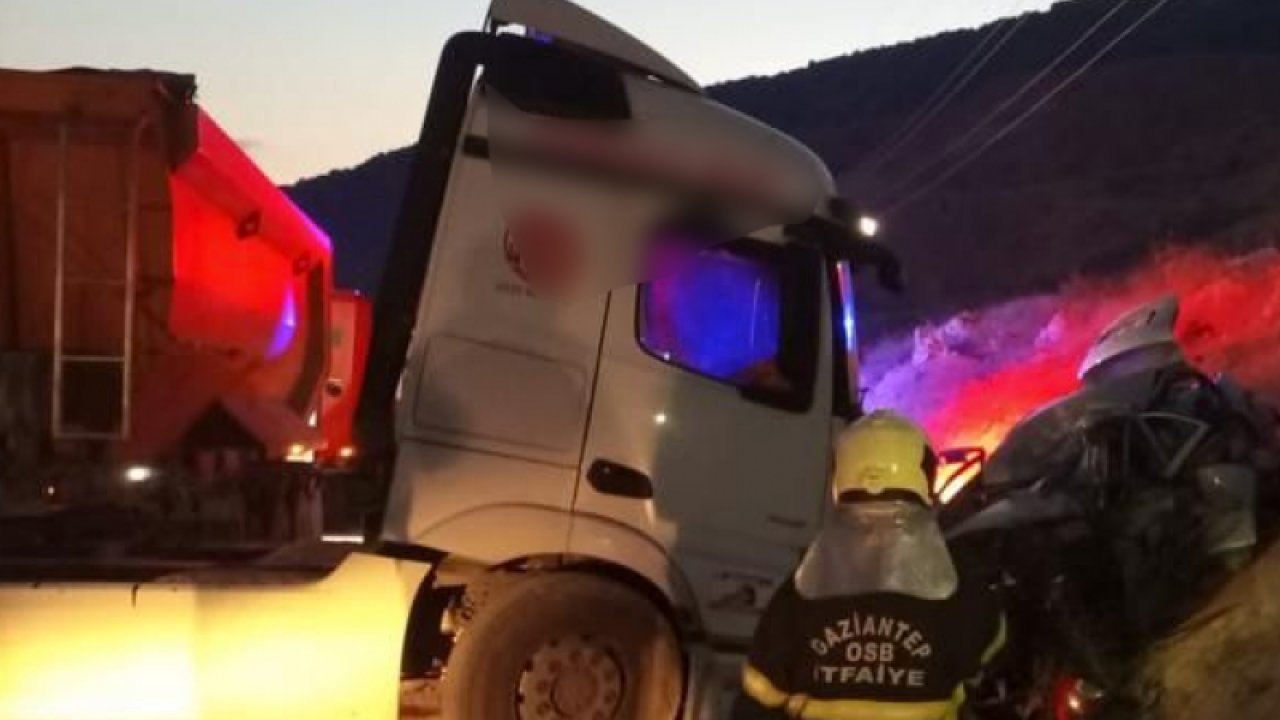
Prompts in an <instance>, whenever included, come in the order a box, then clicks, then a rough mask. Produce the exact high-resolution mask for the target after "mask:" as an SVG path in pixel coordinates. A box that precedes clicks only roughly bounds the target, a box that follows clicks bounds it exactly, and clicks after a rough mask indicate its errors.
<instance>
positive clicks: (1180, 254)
mask: <svg viewBox="0 0 1280 720" xmlns="http://www.w3.org/2000/svg"><path fill="white" fill-rule="evenodd" d="M1166 294H1175V295H1177V296H1178V297H1179V298H1180V299H1181V314H1180V316H1179V321H1178V337H1179V339H1180V341H1181V342H1182V343H1183V346H1184V348H1185V349H1186V351H1187V354H1188V356H1189V357H1190V358H1191V359H1192V360H1193V361H1194V362H1195V363H1196V364H1197V366H1199V367H1200V368H1202V369H1203V370H1205V371H1206V372H1208V373H1211V374H1212V373H1217V372H1223V371H1226V372H1229V373H1230V374H1231V375H1232V376H1233V377H1234V378H1235V379H1236V380H1237V381H1239V382H1240V383H1242V384H1243V385H1245V386H1246V387H1248V388H1250V389H1252V390H1255V391H1257V392H1259V393H1260V394H1261V395H1262V396H1263V398H1264V399H1266V400H1268V401H1270V402H1272V403H1276V404H1280V372H1277V370H1280V335H1278V334H1277V333H1276V328H1277V327H1280V252H1277V251H1275V250H1265V251H1259V252H1257V253H1254V254H1253V255H1249V256H1245V257H1237V258H1231V257H1227V256H1224V255H1222V254H1219V253H1214V252H1212V251H1210V250H1207V249H1201V248H1179V249H1170V250H1165V251H1161V252H1159V253H1156V254H1155V255H1154V256H1153V257H1152V258H1151V259H1150V260H1149V261H1148V262H1147V263H1146V264H1145V265H1143V266H1142V267H1140V268H1138V269H1136V270H1134V271H1133V272H1130V273H1128V274H1127V275H1125V276H1123V277H1120V278H1113V279H1107V280H1088V281H1077V282H1074V283H1071V284H1069V285H1067V286H1066V287H1064V288H1063V289H1062V290H1061V291H1060V292H1059V293H1058V295H1057V296H1056V298H1055V301H1056V302H1055V303H1054V310H1053V312H1052V314H1051V315H1050V317H1049V318H1048V319H1046V318H1045V316H1044V314H1043V313H1036V312H1031V311H1030V308H1031V307H1032V306H1033V303H1034V299H1026V300H1019V301H1014V302H1013V303H1011V304H1009V305H1006V306H1002V312H1001V315H1000V317H1001V318H1003V319H1007V318H1009V317H1013V318H1019V319H1017V320H1015V321H1014V322H1027V323H1035V324H1036V326H1035V327H1029V328H1027V329H1026V331H1025V332H1022V333H1020V336H1021V337H1024V338H1025V337H1035V336H1036V335H1037V332H1038V331H1041V330H1042V328H1043V327H1044V326H1045V325H1046V323H1051V324H1052V330H1053V332H1052V342H1042V343H1040V346H1039V347H1032V346H1031V343H1025V344H1024V345H1022V346H1016V345H1010V344H1007V343H1006V344H1003V345H999V349H998V351H995V352H993V353H991V354H989V355H988V356H986V357H983V358H982V360H981V361H980V362H979V361H967V362H966V363H950V364H949V363H948V362H946V361H945V358H944V359H942V360H936V361H925V362H923V363H921V364H920V367H919V373H920V375H921V376H922V377H923V376H927V375H928V374H929V373H931V372H935V373H947V372H951V373H953V375H954V376H953V377H950V378H943V379H941V380H943V382H941V383H940V382H938V381H939V380H940V379H939V378H936V377H935V378H930V380H933V381H934V382H933V383H932V385H933V387H934V388H935V390H934V393H935V396H937V397H942V398H945V401H943V402H941V403H938V404H936V405H935V406H934V407H928V405H927V403H924V402H920V401H919V398H913V397H912V396H911V394H912V390H913V389H914V388H916V387H922V386H923V385H925V384H926V383H923V382H920V383H910V382H900V383H899V384H898V385H897V386H896V387H897V388H901V389H897V390H895V393H894V394H891V395H887V396H884V397H881V398H880V400H881V401H882V404H887V405H891V406H895V407H903V408H905V409H907V410H908V412H913V413H914V414H916V415H918V416H919V417H920V419H921V421H922V422H924V424H925V425H926V426H927V427H928V429H929V431H930V433H931V435H932V436H933V438H934V441H935V442H936V443H937V444H938V446H939V447H941V448H950V447H959V446H977V447H982V448H985V449H986V450H988V451H991V450H993V449H994V448H995V447H996V446H997V445H998V444H999V442H1000V441H1001V440H1002V439H1003V438H1004V436H1005V434H1006V433H1007V432H1008V430H1009V428H1010V427H1012V425H1013V424H1014V423H1016V422H1017V421H1018V420H1019V419H1020V418H1022V417H1024V416H1025V415H1026V414H1027V413H1029V412H1031V411H1032V410H1034V409H1036V408H1038V407H1041V406H1044V405H1045V404H1048V403H1050V402H1052V401H1054V400H1055V399H1057V398H1059V397H1061V396H1063V395H1065V394H1067V393H1070V392H1072V391H1073V390H1075V389H1076V388H1077V387H1078V381H1077V379H1076V371H1077V369H1078V367H1079V364H1080V362H1081V360H1082V359H1083V357H1084V354H1085V351H1086V350H1087V349H1088V347H1089V346H1090V344H1092V342H1093V341H1094V339H1095V338H1096V336H1097V335H1098V333H1099V332H1100V331H1101V330H1102V328H1103V327H1104V326H1105V325H1106V324H1107V323H1108V322H1110V321H1111V320H1113V319H1114V318H1116V317H1118V316H1119V315H1120V314H1122V313H1124V312H1125V311H1127V310H1130V309H1132V308H1134V307H1136V306H1138V305H1139V304H1141V303H1144V302H1147V301H1150V300H1153V299H1156V298H1158V297H1161V296H1163V295H1166ZM1041 300H1042V299H1041ZM1020 303H1021V306H1019V304H1020ZM1019 307H1025V308H1028V311H1027V312H1026V313H1020V312H1018V310H1019ZM993 314H995V309H991V310H986V311H983V312H982V313H979V316H984V315H986V316H990V315H993ZM1024 317H1025V319H1021V318H1024ZM979 324H981V321H979ZM1000 330H1002V331H1004V330H1008V327H1007V323H1006V324H1005V325H1001V327H1000ZM977 344H981V343H977ZM992 344H998V343H992ZM944 354H945V351H944ZM956 368H959V370H957V369H956ZM880 370H881V371H882V372H880V373H879V377H880V378H881V379H883V378H884V377H885V376H886V373H885V372H884V369H883V368H881V369H880ZM891 370H892V369H891ZM939 385H941V386H942V387H945V388H946V392H945V393H938V391H937V390H936V388H937V387H938V386H939ZM935 402H936V401H935ZM958 489H959V488H958V487H956V488H955V490H958ZM948 490H949V491H951V492H954V491H955V490H951V489H950V488H948Z"/></svg>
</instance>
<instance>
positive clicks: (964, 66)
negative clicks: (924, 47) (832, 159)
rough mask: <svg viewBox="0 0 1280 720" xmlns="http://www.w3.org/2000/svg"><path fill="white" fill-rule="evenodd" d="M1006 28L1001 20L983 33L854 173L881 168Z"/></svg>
mask: <svg viewBox="0 0 1280 720" xmlns="http://www.w3.org/2000/svg"><path fill="white" fill-rule="evenodd" d="M1004 26H1005V21H1004V20H1000V21H998V22H994V23H992V24H991V28H990V29H989V30H988V31H987V32H985V33H983V35H982V39H981V40H979V41H978V44H977V45H975V46H973V49H972V50H970V51H969V54H968V55H965V57H964V60H961V61H960V62H959V63H958V64H957V65H956V66H955V67H954V68H952V69H951V72H950V73H949V74H948V75H947V77H946V78H945V79H943V81H942V82H941V83H940V84H939V85H938V87H936V88H934V90H933V92H932V93H931V94H930V95H929V97H928V98H926V99H925V101H924V102H922V103H920V105H919V106H918V107H917V108H916V109H915V110H914V111H913V112H912V113H911V117H909V118H907V121H906V122H904V123H903V124H902V125H900V126H898V129H897V130H896V131H894V133H893V134H892V135H891V136H889V138H888V139H887V140H885V141H884V142H883V143H881V144H880V146H879V147H877V148H876V149H875V151H874V152H872V153H871V154H870V155H868V156H867V158H866V159H865V160H863V161H862V162H861V163H860V164H859V167H858V168H856V169H855V171H854V172H862V171H863V168H865V167H866V166H868V165H871V166H874V167H879V162H880V160H881V156H882V155H884V154H885V152H886V150H888V148H889V146H890V145H893V144H894V143H896V142H897V141H898V140H899V139H900V138H901V137H902V136H903V135H904V134H905V133H906V132H907V130H908V129H909V128H911V127H913V126H915V124H916V123H917V122H919V120H920V118H921V117H923V116H924V114H925V113H926V112H928V111H929V110H930V109H931V108H932V107H933V104H934V103H935V102H937V101H938V99H939V98H941V97H942V95H943V94H944V93H946V92H947V90H949V89H950V88H951V84H952V83H954V82H955V81H956V80H957V79H959V77H960V76H961V75H962V74H963V73H964V72H965V71H966V70H968V69H969V66H970V65H972V64H973V62H974V60H976V59H977V58H978V56H979V55H981V54H982V51H983V50H986V49H987V44H988V43H990V42H991V40H992V39H993V38H995V36H996V35H997V34H998V33H999V32H1000V31H1001V30H1003V29H1004ZM874 167H873V168H872V171H874Z"/></svg>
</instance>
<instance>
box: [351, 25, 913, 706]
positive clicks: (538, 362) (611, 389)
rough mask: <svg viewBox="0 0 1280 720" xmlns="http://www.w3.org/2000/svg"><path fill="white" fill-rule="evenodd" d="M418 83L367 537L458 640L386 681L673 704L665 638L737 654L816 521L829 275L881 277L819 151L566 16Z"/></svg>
mask: <svg viewBox="0 0 1280 720" xmlns="http://www.w3.org/2000/svg"><path fill="white" fill-rule="evenodd" d="M439 68H440V69H439V72H438V75H437V77H436V80H435V86H434V88H433V92H432V97H431V102H430V107H429V108H428V116H427V119H426V123H425V125H424V128H423V133H422V137H421V141H420V143H419V145H418V147H417V150H416V156H415V165H414V169H413V171H412V178H411V180H410V187H409V191H408V193H407V195H406V204H405V207H404V208H403V209H402V215H401V218H400V223H399V226H398V230H397V234H396V237H395V240H394V245H393V248H392V251H391V255H390V258H389V262H388V268H387V271H386V274H385V276H384V280H383V285H382V287H383V289H382V291H381V294H380V295H379V298H378V303H377V307H376V311H375V312H376V320H375V322H376V327H375V332H374V340H373V354H372V356H371V360H370V370H369V380H368V384H367V386H366V387H367V392H366V395H365V397H364V399H363V402H362V409H361V417H362V421H363V424H364V429H365V433H366V445H368V446H371V447H375V448H376V447H378V446H379V445H381V446H383V447H384V448H390V447H394V461H393V462H392V463H389V464H388V467H390V468H391V470H390V472H389V492H388V495H387V498H386V503H385V508H386V509H385V514H384V515H383V517H382V518H381V522H380V523H379V527H378V528H377V529H376V540H377V542H378V546H379V547H380V548H382V549H383V550H384V551H386V552H390V553H393V554H398V555H400V556H403V557H415V556H420V557H422V558H423V559H424V560H427V561H430V562H432V563H433V566H434V568H435V569H434V570H433V573H432V575H431V576H430V577H429V578H428V587H425V588H424V593H423V594H421V595H420V596H419V602H418V603H417V611H418V612H419V613H424V612H425V613H429V614H430V617H427V618H426V619H420V620H419V622H418V623H417V626H418V627H419V628H425V629H426V632H427V634H430V633H431V632H436V631H439V629H440V628H442V627H443V628H445V630H446V631H447V632H448V633H449V637H448V638H446V640H445V641H443V642H442V641H440V639H439V638H435V639H430V638H426V637H422V638H419V639H415V638H413V637H410V638H409V639H408V641H407V642H408V644H409V647H407V648H406V660H407V663H408V665H409V666H410V667H409V668H407V671H409V672H410V673H411V674H412V673H416V672H422V671H427V670H429V669H430V668H431V667H436V668H438V667H440V666H441V665H446V666H447V671H446V673H445V682H444V686H445V697H446V710H447V711H451V712H453V713H454V714H457V715H458V716H459V717H468V718H481V717H485V718H488V717H491V716H492V717H519V718H532V717H579V716H580V717H644V718H650V717H653V718H657V717H671V716H672V713H674V712H675V708H676V707H677V706H678V705H679V703H680V701H681V700H682V698H683V697H685V695H686V692H685V690H686V689H687V685H688V683H686V682H685V680H686V679H687V678H689V677H692V676H693V673H689V672H685V670H686V669H687V667H688V666H689V663H688V662H686V661H688V660H693V659H695V658H691V657H687V656H686V655H685V654H684V653H681V652H680V651H679V648H685V649H688V648H693V647H700V648H702V649H703V650H709V651H722V652H724V653H728V654H730V655H733V654H737V655H740V654H741V653H742V651H743V650H744V649H745V647H746V644H747V643H748V642H749V639H750V635H751V632H752V629H753V627H754V624H755V621H756V619H757V617H758V614H759V613H760V612H761V610H762V609H763V607H764V604H765V603H766V602H767V600H768V598H769V596H770V594H771V592H772V590H773V587H774V586H775V585H776V584H777V582H778V581H779V580H780V579H781V578H782V577H783V576H784V575H785V574H786V573H787V572H788V571H789V570H790V569H791V568H792V567H793V565H794V563H795V562H796V561H797V559H798V557H799V553H800V552H801V551H802V549H803V547H804V546H805V544H806V543H807V542H808V540H809V538H810V537H811V535H812V533H813V532H814V530H815V529H816V525H817V523H818V522H819V520H820V516H821V513H822V508H823V507H824V505H825V498H826V495H825V493H826V483H827V464H828V462H829V444H830V438H831V430H832V424H833V418H836V419H839V418H841V417H843V418H850V417H853V416H854V415H855V414H856V412H857V399H856V396H855V393H856V388H857V384H856V354H855V352H854V350H855V348H854V341H853V328H852V325H853V322H852V319H853V298H852V286H851V282H850V279H849V274H850V272H851V268H852V267H853V266H854V264H856V263H857V262H858V261H862V260H869V259H870V260H878V261H884V260H887V259H888V258H886V256H885V255H884V254H883V252H882V251H879V250H878V249H876V248H874V247H873V246H872V245H871V244H870V243H869V242H867V241H866V240H865V239H860V238H857V237H855V235H854V233H852V232H851V231H849V229H848V224H847V218H843V217H842V218H832V217H830V212H829V210H830V208H831V207H838V206H839V203H835V204H834V205H833V204H832V203H831V202H830V196H831V195H832V193H833V192H834V190H833V185H832V181H831V177H830V175H829V173H828V171H827V169H826V168H825V167H824V166H823V164H822V163H821V161H820V160H819V159H818V158H817V157H816V156H815V155H814V154H813V153H812V152H810V151H809V150H808V149H806V148H805V147H803V146H802V145H800V144H799V143H797V142H796V141H795V140H793V139H791V138H789V137H787V136H785V135H783V134H781V133H779V132H777V131H775V130H772V129H770V128H768V127H766V126H764V125H761V124H760V123H758V122H757V121H755V120H752V119H750V118H748V117H746V116H743V115H741V114H739V113H737V112H735V111H733V110H731V109H729V108H727V107H725V106H723V105H720V104H718V103H716V102H715V101H713V100H711V99H710V98H708V97H707V96H706V95H705V94H703V92H702V91H701V89H700V88H699V87H698V86H697V85H696V84H695V83H694V82H693V81H692V80H691V79H689V78H688V76H687V75H685V73H683V72H682V71H681V70H680V69H679V68H677V67H675V66H674V65H672V64H671V63H670V62H669V61H667V60H665V59H664V58H662V57H661V56H660V55H658V54H657V53H656V52H654V51H653V50H651V49H649V48H648V47H647V46H645V45H643V44H642V43H640V42H639V41H638V40H635V39H634V38H632V37H630V36H628V35H626V34H625V33H623V32H622V31H620V30H618V29H617V28H615V27H613V26H611V25H609V24H607V23H605V22H604V21H602V20H600V19H598V18H596V17H594V16H592V15H590V14H588V13H587V12H585V11H583V10H581V9H579V8H577V7H575V6H573V5H571V4H569V3H567V2H563V1H561V0H556V1H554V2H546V1H545V0H536V1H535V0H498V2H495V3H494V5H493V6H492V8H491V11H490V16H489V20H488V27H487V29H486V31H485V32H484V33H473V34H463V35H459V36H456V37H455V38H454V39H453V40H451V41H450V43H449V44H448V46H447V47H446V49H445V52H444V55H443V57H442V59H441V62H440V66H439ZM836 214H839V213H836ZM880 264H881V266H882V268H884V267H889V268H890V269H892V268H891V263H887V264H886V263H884V262H881V263H880ZM406 358H407V359H406ZM401 365H402V367H403V369H402V370H401V369H400V366H401ZM397 375H399V377H400V379H399V383H398V385H395V384H393V383H394V382H395V378H396V376H397ZM851 376H852V377H851ZM393 395H394V400H393ZM393 404H394V408H395V411H394V431H392V429H391V420H390V413H389V412H388V409H389V408H390V407H391V406H392V405H393ZM391 439H394V443H393V444H391V443H389V440H391ZM558 583H559V585H558ZM477 588H481V589H479V590H478V589H477ZM557 588H560V589H562V590H563V592H559V591H558V590H557ZM613 590H616V591H620V592H622V593H628V594H630V595H631V596H632V597H633V600H634V602H632V603H630V604H628V602H627V601H625V600H624V599H620V597H619V596H618V595H617V594H616V593H613V592H612V591H613ZM560 606H563V608H561V607H560ZM428 609H429V610H428ZM646 612H647V613H648V615H649V616H651V620H652V622H653V625H652V626H651V627H650V626H646V627H649V629H648V630H647V631H646V632H643V633H638V634H636V633H633V634H631V635H628V634H627V631H624V630H617V631H610V629H609V625H610V618H623V619H626V618H631V619H632V621H633V623H638V624H640V625H644V624H645V623H646V622H648V621H647V620H646V619H645V614H646ZM455 638H456V640H457V642H456V643H455V642H451V641H452V640H453V639H455ZM655 638H658V639H657V640H655ZM415 642H417V643H421V644H422V645H423V646H430V647H432V648H435V650H433V651H432V652H430V653H425V654H424V653H423V652H419V651H418V650H417V649H416V648H414V647H413V645H414V643H415ZM637 643H643V644H637ZM655 643H656V645H655ZM646 645H647V646H655V647H657V648H659V650H661V649H662V648H666V650H665V654H664V651H654V652H649V651H648V650H646ZM450 646H452V655H449V654H448V650H449V648H450ZM442 649H443V650H442ZM655 652H656V654H655ZM646 653H648V658H647V659H644V658H645V656H646ZM428 655H429V656H430V657H427V656H428ZM415 656H416V660H415V659H414V658H415ZM578 656H583V657H588V658H593V660H592V662H595V661H596V660H598V665H591V666H590V667H587V666H583V668H584V669H581V671H580V672H577V673H576V675H575V673H574V671H573V668H574V667H575V662H574V661H573V659H572V658H574V657H578ZM584 662H585V661H584ZM645 663H649V664H650V665H653V664H659V665H661V664H666V665H669V668H668V670H655V669H654V668H652V667H644V664H645ZM459 664H461V665H463V666H465V668H472V667H477V666H480V667H485V668H487V670H486V671H485V672H484V673H470V676H467V675H466V673H467V672H469V671H467V670H463V671H459V670H458V667H457V666H458V665H459ZM544 664H545V666H546V667H545V668H544V667H543V665H544ZM730 665H731V663H730ZM415 666H416V667H415ZM552 667H555V668H560V670H559V671H553V670H551V669H549V668H552ZM629 673H630V674H631V675H635V677H627V676H628V674H629ZM575 678H576V679H575ZM606 678H614V679H616V680H617V682H607V681H606ZM726 678H727V681H728V682H729V684H731V685H732V684H733V683H734V682H735V681H736V667H734V668H732V669H730V670H729V672H728V673H727V675H726ZM646 683H647V685H646ZM450 686H460V687H453V688H451V687H450ZM539 688H542V689H541V690H539ZM566 688H569V689H566ZM646 692H647V693H648V694H649V696H650V697H648V698H647V699H646V697H645V693H646ZM565 693H568V694H569V695H573V696H574V699H573V701H572V702H570V706H565V704H564V703H565V702H569V701H563V699H561V700H557V698H558V697H560V696H561V695H564V694H565ZM575 693H576V694H575ZM513 699H514V702H513ZM574 702H576V703H577V704H576V705H575V704H573V703H574ZM511 707H514V708H515V710H514V712H515V713H516V714H515V715H514V716H511V715H508V714H503V713H505V712H506V711H505V710H502V708H511ZM692 707H693V704H686V708H692Z"/></svg>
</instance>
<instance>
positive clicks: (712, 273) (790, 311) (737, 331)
mask: <svg viewBox="0 0 1280 720" xmlns="http://www.w3.org/2000/svg"><path fill="white" fill-rule="evenodd" d="M786 258H787V250H786V249H784V248H781V247H778V246H774V245H769V244H767V243H764V242H761V241H757V240H749V239H744V240H737V241H734V242H732V243H729V244H725V245H718V246H716V247H713V248H696V247H692V246H679V245H676V246H668V247H666V248H664V249H662V250H660V251H659V252H658V255H657V257H656V258H655V260H654V264H653V266H652V271H651V273H650V275H649V277H650V279H649V282H647V283H646V284H644V285H642V286H641V289H640V295H639V299H640V302H639V307H638V317H637V334H638V339H639V342H640V345H641V347H643V348H644V349H645V350H646V351H647V352H648V353H649V354H651V355H653V356H654V357H656V358H658V359H660V360H662V361H663V362H667V363H670V364H672V365H676V366H678V367H681V368H684V369H686V370H689V371H691V372H694V373H697V374H700V375H705V376H707V377H710V378H713V379H715V380H719V381H722V382H727V383H730V384H732V385H735V386H737V387H740V388H750V389H757V390H763V391H767V392H769V393H774V394H777V395H788V394H794V393H797V392H800V393H803V392H805V391H806V390H807V388H803V387H800V386H801V385H803V384H805V383H808V382H811V379H809V378H805V377H803V375H804V374H805V373H799V374H798V375H800V376H799V377H798V376H797V373H794V372H791V371H790V370H791V369H792V368H793V367H794V366H795V365H796V363H794V362H793V360H794V357H795V355H796V352H797V350H799V351H800V352H801V353H802V354H808V353H807V352H806V348H804V347H796V346H797V345H807V344H808V343H803V342H802V343H796V342H795V338H796V337H798V336H800V334H799V333H797V332H795V331H794V330H793V329H792V328H790V327H788V326H789V325H792V324H794V320H793V318H792V317H789V316H792V315H794V314H796V313H798V312H802V308H806V307H808V306H807V305H806V304H805V303H803V302H796V300H795V297H794V295H795V294H796V290H797V288H794V287H792V286H793V285H794V284H795V283H793V282H791V281H790V280H789V273H788V268H787V262H786ZM800 294H803V290H801V293H800ZM800 364H801V365H802V366H803V365H804V363H803V361H802V362H801V363H800ZM810 366H811V365H810Z"/></svg>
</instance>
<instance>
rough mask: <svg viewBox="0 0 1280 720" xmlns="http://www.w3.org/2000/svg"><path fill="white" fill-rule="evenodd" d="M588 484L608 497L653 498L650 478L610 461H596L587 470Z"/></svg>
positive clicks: (633, 469)
mask: <svg viewBox="0 0 1280 720" xmlns="http://www.w3.org/2000/svg"><path fill="white" fill-rule="evenodd" d="M587 482H589V483H591V487H593V488H595V489H596V490H597V491H599V492H602V493H604V494H606V495H619V496H621V497H628V498H635V499H637V500H647V499H649V498H651V497H653V482H652V481H650V480H649V476H648V475H645V474H644V473H642V472H640V471H639V470H636V469H635V468H629V467H627V466H626V465H619V464H618V463H616V462H612V461H610V460H596V461H595V462H593V463H591V468H590V469H589V470H587Z"/></svg>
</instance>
